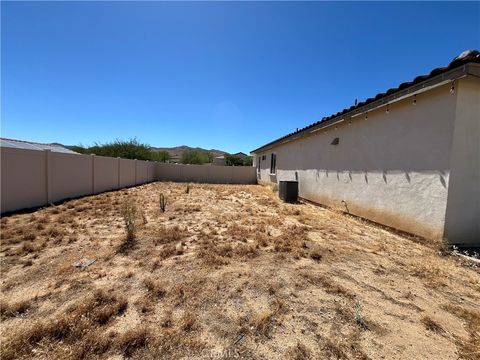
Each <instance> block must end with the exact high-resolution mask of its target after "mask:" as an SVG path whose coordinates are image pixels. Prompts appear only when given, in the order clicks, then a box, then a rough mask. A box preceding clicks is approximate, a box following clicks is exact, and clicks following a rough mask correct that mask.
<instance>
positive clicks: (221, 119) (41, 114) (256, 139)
mask: <svg viewBox="0 0 480 360" xmlns="http://www.w3.org/2000/svg"><path fill="white" fill-rule="evenodd" d="M1 6H2V8H1V20H2V24H1V26H2V35H1V36H2V37H1V40H2V44H1V50H2V54H1V56H2V64H1V75H2V79H1V90H2V92H1V100H2V108H1V117H2V119H1V120H2V123H1V134H2V136H3V137H10V138H17V139H26V140H33V141H39V142H62V143H65V144H79V143H82V144H85V145H88V144H91V143H93V142H94V141H101V142H105V141H110V140H114V139H115V138H123V139H127V138H130V137H134V136H136V137H137V138H138V139H139V140H140V141H142V142H146V143H149V144H151V145H154V146H175V145H181V144H187V145H190V146H201V147H204V148H217V149H223V150H226V151H230V152H236V151H244V152H248V151H250V150H252V149H254V148H256V147H258V146H260V145H263V144H264V143H266V142H269V141H271V140H273V139H275V138H278V137H280V136H283V135H285V134H286V133H288V132H291V131H293V130H295V128H297V127H303V126H305V125H308V124H310V123H312V122H315V121H317V120H318V119H320V118H322V117H323V116H326V115H330V114H331V113H335V112H337V111H339V110H341V109H343V108H344V107H347V106H350V105H352V104H353V102H354V101H355V99H356V98H358V99H359V100H362V99H364V98H367V97H370V96H372V95H375V94H376V93H378V92H381V91H385V90H386V89H388V88H389V87H393V86H397V85H398V84H399V83H401V82H403V81H407V80H411V79H412V78H414V77H415V76H417V75H419V74H422V73H426V72H429V71H430V70H431V69H433V68H435V67H439V66H444V65H447V64H448V62H449V61H450V60H451V59H452V58H453V57H454V56H456V55H458V54H459V53H460V52H461V51H463V50H465V49H469V48H477V49H478V48H480V5H479V2H470V3H448V2H441V3H433V2H428V3H385V2H372V3H345V2H343V3H323V2H315V3H313V2H308V3H307V2H304V3H291V2H277V3H273V2H263V3H256V2H248V3H230V2H223V3H219V2H205V3H199V2H196V3H185V2H184V3H181V2H180V3H178V2H177V3H172V2H165V3H162V2H142V3H133V2H51V3H48V2H37V3H34V2H17V3H14V2H2V5H1Z"/></svg>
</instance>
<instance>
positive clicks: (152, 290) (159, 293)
mask: <svg viewBox="0 0 480 360" xmlns="http://www.w3.org/2000/svg"><path fill="white" fill-rule="evenodd" d="M143 285H145V288H146V289H147V291H148V294H149V295H151V296H153V297H156V298H162V297H164V296H165V294H166V293H167V291H166V290H165V289H166V286H165V285H164V284H163V283H162V282H160V281H158V280H154V279H152V278H146V279H145V280H143Z"/></svg>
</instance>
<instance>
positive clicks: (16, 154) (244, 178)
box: [0, 147, 256, 213]
mask: <svg viewBox="0 0 480 360" xmlns="http://www.w3.org/2000/svg"><path fill="white" fill-rule="evenodd" d="M0 155H1V194H0V195H1V213H4V212H9V211H16V210H20V209H25V208H33V207H38V206H42V205H46V204H50V203H54V202H57V201H60V200H64V199H68V198H74V197H79V196H84V195H92V194H98V193H101V192H104V191H109V190H115V189H121V188H124V187H128V186H135V185H140V184H145V183H148V182H152V181H159V180H160V181H179V182H202V183H235V184H252V183H256V175H255V169H254V168H253V167H243V166H239V167H227V166H208V165H177V164H164V163H157V162H152V161H142V160H130V159H120V158H112V157H104V156H96V155H80V154H78V155H77V154H65V153H58V152H51V151H49V150H45V151H37V150H25V149H13V148H6V147H3V148H1V154H0Z"/></svg>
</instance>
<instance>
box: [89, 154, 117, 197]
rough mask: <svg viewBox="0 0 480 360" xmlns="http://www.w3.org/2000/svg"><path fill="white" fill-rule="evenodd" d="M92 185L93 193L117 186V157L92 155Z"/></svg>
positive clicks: (113, 188)
mask: <svg viewBox="0 0 480 360" xmlns="http://www.w3.org/2000/svg"><path fill="white" fill-rule="evenodd" d="M93 161H94V187H93V193H94V194H98V193H101V192H104V191H110V190H115V189H118V188H119V183H118V166H119V160H118V158H112V157H105V156H94V159H93Z"/></svg>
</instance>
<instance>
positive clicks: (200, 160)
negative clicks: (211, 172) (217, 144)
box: [180, 150, 213, 165]
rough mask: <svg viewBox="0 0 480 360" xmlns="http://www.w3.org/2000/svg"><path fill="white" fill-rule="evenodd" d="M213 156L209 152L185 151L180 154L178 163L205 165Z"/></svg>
mask: <svg viewBox="0 0 480 360" xmlns="http://www.w3.org/2000/svg"><path fill="white" fill-rule="evenodd" d="M212 159H213V155H212V154H211V153H209V152H204V151H197V150H185V151H183V152H182V156H181V158H180V162H181V163H182V164H198V165H201V164H205V163H209V162H211V161H212Z"/></svg>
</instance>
